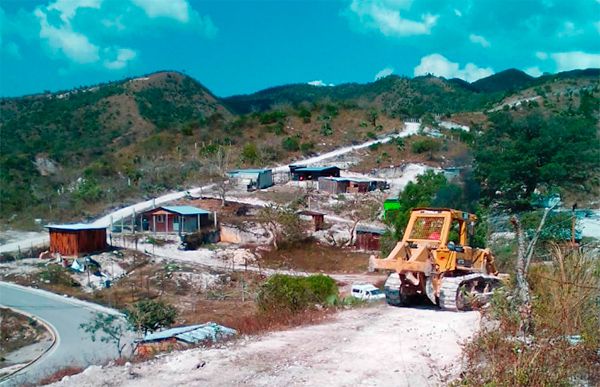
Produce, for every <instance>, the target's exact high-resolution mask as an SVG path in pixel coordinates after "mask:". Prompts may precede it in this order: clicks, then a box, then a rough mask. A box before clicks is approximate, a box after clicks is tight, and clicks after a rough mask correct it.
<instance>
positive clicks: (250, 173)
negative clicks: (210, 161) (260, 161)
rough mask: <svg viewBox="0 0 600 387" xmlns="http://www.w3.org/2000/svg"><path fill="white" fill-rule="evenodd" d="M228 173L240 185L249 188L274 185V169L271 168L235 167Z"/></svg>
mask: <svg viewBox="0 0 600 387" xmlns="http://www.w3.org/2000/svg"><path fill="white" fill-rule="evenodd" d="M227 174H228V175H229V177H230V178H231V179H233V180H234V181H235V182H236V183H237V184H238V185H241V186H244V187H246V188H248V190H252V189H263V188H269V187H270V186H272V185H273V171H272V170H270V169H235V170H233V171H229V172H227Z"/></svg>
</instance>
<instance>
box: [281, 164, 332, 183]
mask: <svg viewBox="0 0 600 387" xmlns="http://www.w3.org/2000/svg"><path fill="white" fill-rule="evenodd" d="M290 172H291V174H292V180H295V181H304V180H319V177H340V168H339V167H335V166H332V167H298V166H294V165H290Z"/></svg>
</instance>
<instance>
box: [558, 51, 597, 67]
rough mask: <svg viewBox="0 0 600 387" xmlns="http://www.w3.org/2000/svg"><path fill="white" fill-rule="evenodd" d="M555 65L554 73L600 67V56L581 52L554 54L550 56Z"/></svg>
mask: <svg viewBox="0 0 600 387" xmlns="http://www.w3.org/2000/svg"><path fill="white" fill-rule="evenodd" d="M550 56H551V57H552V59H553V60H554V62H555V63H556V71H567V70H574V69H587V68H592V67H595V68H597V67H600V54H588V53H587V52H583V51H570V52H555V53H553V54H551V55H550Z"/></svg>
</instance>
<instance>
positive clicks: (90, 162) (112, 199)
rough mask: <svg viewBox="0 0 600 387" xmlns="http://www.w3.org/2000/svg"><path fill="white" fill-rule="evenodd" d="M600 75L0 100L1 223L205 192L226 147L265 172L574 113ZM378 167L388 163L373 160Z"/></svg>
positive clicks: (144, 87) (172, 88) (143, 84)
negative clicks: (513, 119) (495, 119)
mask: <svg viewBox="0 0 600 387" xmlns="http://www.w3.org/2000/svg"><path fill="white" fill-rule="evenodd" d="M598 74H599V71H598V70H595V69H591V70H583V71H574V72H568V73H560V74H555V75H545V76H542V77H540V78H537V79H535V80H533V81H531V83H529V81H528V78H527V77H524V76H523V74H521V73H520V72H517V71H513V70H509V71H505V72H502V73H499V74H496V75H494V76H491V77H488V78H486V79H483V80H480V81H477V82H474V83H472V84H469V83H467V82H464V81H461V80H456V79H451V80H446V79H444V78H438V77H433V76H423V77H416V78H413V79H409V78H406V77H398V76H389V77H386V78H383V79H380V80H378V81H375V82H371V83H367V84H357V83H348V84H343V85H339V86H333V87H317V86H311V85H306V84H296V85H284V86H278V87H273V88H269V89H266V90H262V91H259V92H257V93H253V94H249V95H239V96H232V97H226V98H219V97H216V96H215V95H214V94H212V93H211V92H210V91H209V90H208V89H206V88H205V87H204V86H202V85H201V84H200V83H199V82H197V81H196V80H194V79H192V78H190V77H188V76H186V75H184V74H180V73H177V72H158V73H153V74H149V75H146V76H142V77H139V78H131V79H126V80H122V81H118V82H111V83H106V84H100V85H95V86H90V87H81V88H78V89H74V90H69V91H64V92H57V93H47V94H38V95H31V96H25V97H20V98H5V99H0V131H1V133H2V137H1V142H0V219H2V221H3V223H9V222H12V223H13V224H14V223H15V222H17V223H18V222H22V221H25V220H28V221H31V220H32V219H33V218H34V217H44V218H47V219H53V220H57V221H58V220H72V219H77V220H79V219H81V218H84V217H87V216H93V215H96V214H97V213H99V212H102V211H104V210H105V209H106V208H107V206H111V205H114V203H126V202H127V201H128V200H133V199H135V198H140V197H142V196H147V195H156V194H159V193H161V192H164V191H166V190H169V189H181V188H183V187H185V186H189V185H198V184H200V183H201V182H203V181H207V180H209V179H210V173H211V170H210V168H209V166H208V165H207V158H209V157H210V155H211V154H212V152H214V150H215V149H216V146H219V145H229V146H231V147H232V148H233V149H234V152H233V156H234V157H233V160H232V164H233V165H234V166H240V167H241V166H251V167H260V166H264V165H270V164H274V163H282V162H289V161H292V160H294V159H298V158H301V157H303V156H305V155H309V154H312V153H319V152H324V151H327V150H331V149H334V148H337V147H339V146H343V145H348V144H354V143H359V142H362V141H366V140H368V139H372V138H375V137H377V136H378V135H381V134H383V133H387V132H393V131H397V130H398V128H400V127H401V126H402V121H403V120H404V119H406V118H422V117H423V118H425V119H427V120H431V117H432V116H433V115H436V114H439V115H442V116H446V117H452V118H453V119H454V120H457V121H458V122H462V123H464V124H467V125H471V126H473V125H477V127H478V128H484V129H485V128H486V127H487V126H488V124H487V121H488V118H487V116H486V113H484V112H486V111H488V110H492V109H495V110H498V109H502V108H504V109H507V108H510V106H513V105H514V101H517V100H519V99H526V100H531V102H529V103H527V104H523V105H520V106H516V107H514V106H513V107H512V108H510V109H511V114H514V115H517V116H523V115H528V114H530V111H529V110H528V109H537V110H538V113H541V114H546V115H569V114H570V115H576V114H578V113H577V112H578V111H580V110H581V109H582V108H585V110H586V111H590V109H593V107H594V106H593V105H594V104H595V103H596V104H597V100H598V94H599V83H600V82H599V81H598V79H599V78H598V76H597V75H598ZM509 81H510V82H509ZM501 86H504V88H503V87H501ZM507 88H510V89H512V88H520V89H519V90H517V91H516V92H515V93H510V92H508V91H506V90H507ZM582 96H583V97H582ZM584 97H585V98H584ZM583 105H586V106H587V105H589V106H587V107H586V106H583ZM582 106H583V107H582ZM590 122H591V121H590ZM382 149H383V148H382ZM441 149H443V147H442V148H441ZM442 151H444V150H442ZM379 152H380V153H381V152H384V151H379ZM444 152H447V150H445V151H444ZM384 153H385V152H384ZM389 154H390V152H388V155H387V156H386V157H388V156H389ZM405 156H407V155H404V154H403V156H402V157H405ZM419 157H421V156H419ZM388 158H389V157H388ZM379 159H381V160H387V159H386V158H385V157H383V156H382V157H378V156H377V155H374V158H373V160H379ZM390 162H393V160H390Z"/></svg>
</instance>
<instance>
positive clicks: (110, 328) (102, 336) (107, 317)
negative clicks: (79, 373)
mask: <svg viewBox="0 0 600 387" xmlns="http://www.w3.org/2000/svg"><path fill="white" fill-rule="evenodd" d="M79 329H82V330H83V331H84V332H85V333H89V334H90V335H91V339H92V341H96V339H97V338H98V339H99V340H100V341H101V342H103V343H107V344H110V343H112V344H114V346H115V348H116V349H117V352H118V354H119V357H122V356H123V349H125V346H126V345H127V343H126V342H125V339H126V335H127V332H129V331H131V325H129V324H128V322H127V321H124V320H123V319H122V318H121V317H119V316H117V315H114V314H107V313H96V314H95V316H94V319H93V320H91V321H89V322H87V323H82V324H80V325H79Z"/></svg>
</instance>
